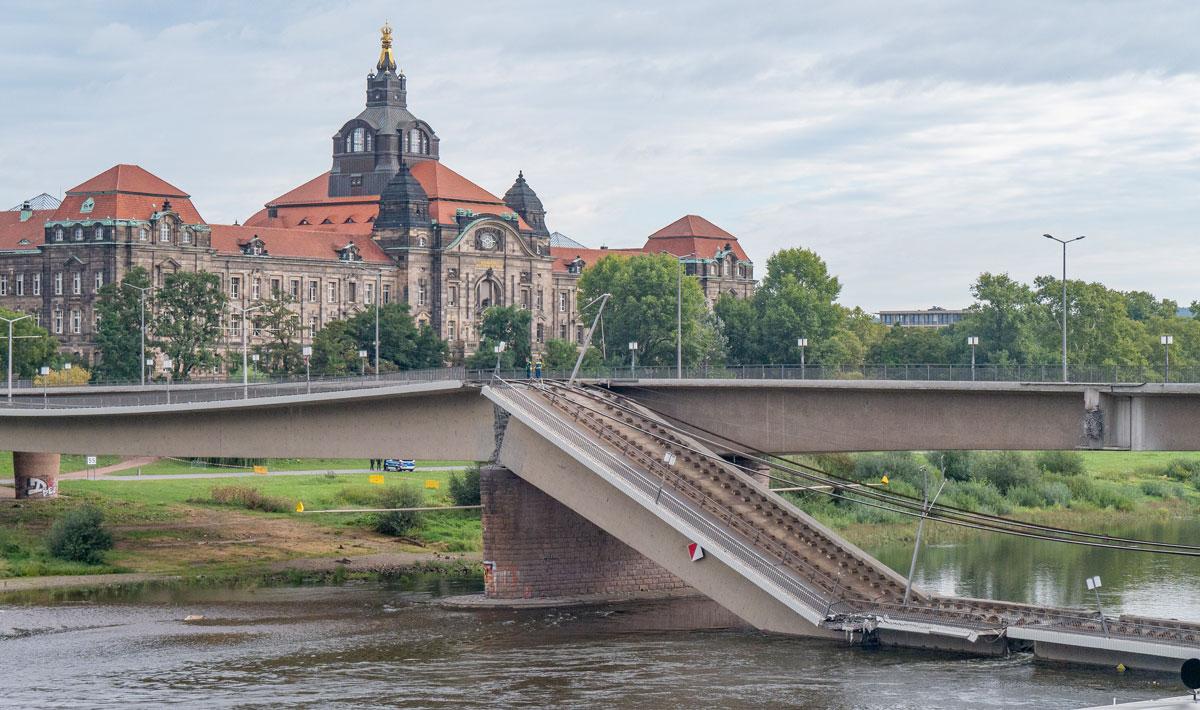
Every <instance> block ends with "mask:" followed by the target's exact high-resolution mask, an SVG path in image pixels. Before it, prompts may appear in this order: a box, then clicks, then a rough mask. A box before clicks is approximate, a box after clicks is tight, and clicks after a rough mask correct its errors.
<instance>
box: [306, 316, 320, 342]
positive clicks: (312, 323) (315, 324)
mask: <svg viewBox="0 0 1200 710" xmlns="http://www.w3.org/2000/svg"><path fill="white" fill-rule="evenodd" d="M320 328H321V321H320V320H319V319H318V318H317V317H316V316H309V317H308V337H309V339H311V338H312V337H313V336H314V335H316V334H317V330H319V329H320Z"/></svg>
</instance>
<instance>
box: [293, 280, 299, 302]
mask: <svg viewBox="0 0 1200 710" xmlns="http://www.w3.org/2000/svg"><path fill="white" fill-rule="evenodd" d="M292 300H293V301H296V302H299V301H300V279H292Z"/></svg>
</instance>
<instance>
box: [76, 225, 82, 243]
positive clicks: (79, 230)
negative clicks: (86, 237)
mask: <svg viewBox="0 0 1200 710" xmlns="http://www.w3.org/2000/svg"><path fill="white" fill-rule="evenodd" d="M75 241H77V242H82V241H83V227H76V228H75Z"/></svg>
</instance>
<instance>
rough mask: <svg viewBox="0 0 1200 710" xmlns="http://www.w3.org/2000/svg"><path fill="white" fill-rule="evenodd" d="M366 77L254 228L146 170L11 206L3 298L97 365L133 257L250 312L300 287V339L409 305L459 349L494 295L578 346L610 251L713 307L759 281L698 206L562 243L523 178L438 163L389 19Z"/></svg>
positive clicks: (234, 336) (0, 266)
mask: <svg viewBox="0 0 1200 710" xmlns="http://www.w3.org/2000/svg"><path fill="white" fill-rule="evenodd" d="M366 88H367V91H366V106H365V108H364V109H363V110H362V111H361V112H360V113H359V114H358V115H357V116H355V117H354V118H352V119H350V120H349V121H347V122H346V123H344V124H343V125H342V126H341V128H340V129H339V130H338V131H337V132H336V133H335V134H334V135H333V141H332V158H333V162H332V168H331V169H330V171H329V172H327V173H325V174H322V175H318V176H316V177H315V178H313V179H312V180H309V181H308V182H306V183H304V184H302V185H300V186H298V187H296V188H295V189H293V190H291V191H289V192H287V193H285V194H283V195H280V196H279V197H277V198H275V199H273V200H271V201H269V202H267V203H266V205H265V206H264V208H263V209H262V210H260V211H259V212H257V213H256V214H254V215H253V216H251V217H250V218H249V219H247V220H246V221H245V223H244V224H242V225H237V224H234V225H218V224H209V223H207V222H206V221H205V220H204V219H203V218H202V217H201V215H200V213H199V212H198V210H197V209H196V207H195V206H194V205H193V203H192V200H191V197H190V195H188V194H187V193H186V192H184V191H183V190H181V189H179V188H176V187H174V186H173V185H171V184H169V183H167V182H166V181H164V180H162V179H161V178H159V177H157V176H155V175H153V174H151V173H150V172H148V171H146V170H145V169H143V168H141V167H139V166H136V165H116V166H114V167H112V168H110V169H108V170H106V171H104V172H103V173H101V174H99V175H97V176H95V177H93V178H91V179H89V180H86V181H84V182H83V183H81V184H80V185H78V186H76V187H74V188H71V189H70V190H68V191H67V193H66V195H65V196H64V198H63V200H62V202H61V204H58V205H56V206H55V205H53V202H52V201H51V202H50V203H49V204H47V203H46V201H45V200H44V199H40V197H39V199H40V201H41V203H42V204H37V205H35V204H26V205H22V206H21V208H18V209H16V210H12V211H9V212H3V213H0V307H4V308H9V309H13V310H19V311H24V312H28V313H33V314H36V316H37V318H38V321H39V322H40V323H41V325H42V326H44V327H46V328H48V329H49V330H50V332H51V333H52V334H54V335H55V336H56V337H57V338H59V340H60V342H61V343H62V346H63V349H64V350H65V351H67V352H70V353H74V354H77V355H78V356H79V357H80V358H82V359H84V360H90V359H91V358H93V357H94V355H95V352H94V337H95V331H96V326H97V322H96V318H97V317H96V312H95V308H94V307H95V298H96V293H97V291H98V290H99V289H100V287H102V286H103V285H104V284H105V283H110V282H113V281H115V280H119V279H121V278H122V277H123V276H124V275H125V274H126V273H127V272H128V271H129V270H130V269H131V268H133V267H135V266H141V267H144V268H145V269H147V270H148V271H149V272H150V273H151V274H152V278H153V283H154V285H155V286H161V285H162V283H163V279H164V278H165V276H166V275H167V274H170V273H172V272H174V271H178V270H189V271H190V270H204V271H210V272H213V273H216V274H218V275H219V276H220V278H221V283H222V287H223V288H224V289H226V291H227V293H228V294H229V297H230V300H231V302H232V304H233V305H235V306H237V307H239V308H245V307H248V306H249V305H251V304H252V303H253V302H254V301H256V300H259V299H262V298H266V297H268V296H269V295H270V294H271V293H272V292H275V291H279V292H282V293H286V294H290V295H291V296H292V297H293V298H294V299H295V300H296V305H295V308H296V310H297V312H298V313H299V315H300V317H301V322H302V323H303V324H304V326H305V331H304V338H305V340H308V339H311V337H312V334H313V333H315V332H316V331H318V330H319V329H320V328H321V327H323V326H324V324H326V323H328V322H329V321H330V320H332V319H336V318H342V317H345V316H348V315H350V314H352V313H354V312H355V311H357V310H359V309H361V308H363V307H365V306H370V305H372V304H374V303H376V302H377V301H381V302H383V303H385V304H386V303H389V302H391V301H392V300H397V299H398V300H400V301H402V302H405V303H408V304H409V306H410V308H411V311H412V313H413V316H414V317H415V318H416V319H417V320H418V321H419V322H421V323H425V324H428V325H430V326H431V327H432V328H433V329H434V330H435V331H436V332H437V333H438V334H439V335H440V336H441V337H442V338H445V339H446V340H447V341H448V342H449V343H450V349H451V353H452V355H453V356H454V357H455V358H456V359H457V358H461V357H463V356H465V355H469V354H470V353H472V352H474V350H475V349H476V348H477V347H478V343H479V330H478V328H479V322H480V319H481V315H482V312H483V310H484V309H486V308H487V307H488V306H492V305H519V306H521V307H524V308H527V309H529V310H530V311H532V313H533V325H532V332H531V336H532V338H533V340H534V342H535V343H543V342H544V341H545V340H546V339H548V338H554V337H558V338H566V339H575V340H581V339H582V337H583V333H584V330H585V328H584V323H583V321H582V319H581V318H580V314H579V312H578V304H577V302H576V297H575V292H576V282H577V280H578V277H579V274H580V273H581V271H582V270H583V268H584V267H585V266H586V265H587V264H589V263H593V262H594V261H595V260H596V259H598V258H600V257H602V256H603V255H605V254H606V253H657V252H668V253H671V254H673V255H675V256H677V257H679V258H681V259H682V260H683V261H684V262H685V263H686V265H687V273H688V274H691V275H694V276H696V277H697V278H698V279H700V282H701V284H702V285H703V287H704V290H705V294H706V296H707V298H708V299H709V301H710V302H711V301H714V300H715V299H716V298H717V296H719V295H720V294H723V293H731V294H734V295H736V296H739V297H744V296H747V295H749V294H751V293H752V292H753V289H754V273H753V264H752V263H751V262H750V260H749V258H748V257H747V256H746V254H745V252H744V251H743V250H742V248H741V246H740V245H739V244H738V242H737V239H736V237H734V236H733V235H732V234H729V233H728V232H726V231H724V230H722V229H721V228H719V227H717V226H716V225H713V224H712V223H711V222H708V221H707V220H705V219H703V218H701V217H698V216H695V215H688V216H685V217H683V218H681V219H679V220H677V221H675V222H673V223H672V224H670V225H668V226H667V227H664V228H663V229H661V230H659V231H657V232H655V233H654V234H652V235H650V237H649V238H648V239H647V241H646V243H645V245H644V246H643V247H642V248H641V249H621V250H606V249H583V248H577V247H574V246H562V247H555V246H552V245H551V233H550V231H549V229H548V228H547V226H546V209H545V207H544V206H543V205H542V202H541V200H540V199H539V198H538V196H537V194H536V193H535V192H534V190H533V188H532V187H530V185H529V183H528V182H526V180H525V177H524V175H523V174H521V173H519V172H518V174H517V177H516V180H515V182H514V183H513V184H512V186H511V187H510V188H508V190H507V191H506V192H505V193H504V197H503V198H500V197H497V196H496V195H495V194H493V193H491V192H488V191H487V190H485V189H484V188H482V187H480V186H479V185H476V184H475V183H473V182H471V181H470V180H468V179H466V178H465V177H463V176H462V175H459V174H458V173H456V172H455V171H453V170H451V169H450V168H449V167H447V166H446V165H444V164H443V163H442V162H441V160H440V138H439V137H438V136H437V134H436V133H435V132H434V130H433V127H432V126H430V125H429V124H428V123H427V122H425V121H423V120H421V119H419V118H417V117H416V116H415V115H414V114H413V113H412V112H410V111H409V108H408V102H407V79H406V77H405V75H404V74H403V73H402V72H400V71H399V70H398V69H397V65H396V60H395V57H394V55H393V51H392V47H391V30H390V29H389V28H387V27H385V28H384V29H383V37H382V47H381V51H380V56H379V60H378V62H377V63H376V69H375V72H373V73H372V74H370V75H369V76H368V78H367V87H366ZM35 207H45V209H35ZM231 313H232V312H231ZM227 326H228V327H227V328H226V330H225V332H226V338H227V342H226V345H227V346H228V347H231V348H234V347H238V345H239V344H240V342H241V337H242V336H241V331H240V318H238V317H233V316H232V315H231V317H230V318H229V319H228V322H227Z"/></svg>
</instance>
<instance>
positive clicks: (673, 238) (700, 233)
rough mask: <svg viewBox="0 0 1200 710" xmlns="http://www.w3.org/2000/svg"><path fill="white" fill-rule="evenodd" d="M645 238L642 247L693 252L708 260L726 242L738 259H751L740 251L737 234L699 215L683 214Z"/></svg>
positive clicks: (648, 249)
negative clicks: (644, 244) (644, 243)
mask: <svg viewBox="0 0 1200 710" xmlns="http://www.w3.org/2000/svg"><path fill="white" fill-rule="evenodd" d="M647 239H648V241H647V242H646V246H644V247H642V248H643V249H644V250H645V251H654V252H657V251H669V252H671V253H672V254H675V255H676V256H686V255H687V254H690V253H692V252H695V253H696V255H697V256H701V257H704V258H706V259H711V258H712V257H713V255H714V254H716V253H717V252H718V251H720V250H721V249H724V248H725V245H726V244H728V245H729V247H730V248H731V249H732V250H733V253H734V254H736V255H737V258H738V259H741V260H742V261H749V260H750V257H748V256H746V252H745V251H743V250H742V245H740V244H738V241H737V237H735V236H733V235H732V234H730V233H729V232H726V231H725V230H724V229H721V228H720V227H718V226H717V225H715V224H713V223H712V222H709V221H708V220H707V219H704V218H703V217H701V216H700V215H695V214H689V215H684V216H682V217H680V218H679V219H677V220H675V221H674V222H672V223H670V224H668V225H667V226H665V227H663V228H662V229H660V230H658V231H657V232H655V233H654V234H651V235H650V236H649V237H647Z"/></svg>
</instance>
